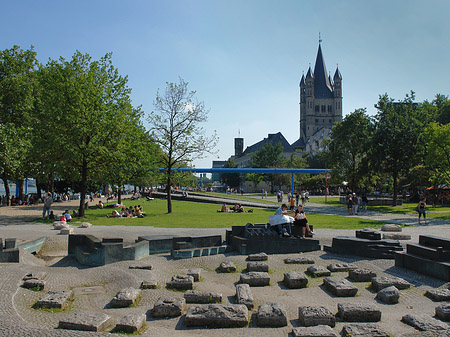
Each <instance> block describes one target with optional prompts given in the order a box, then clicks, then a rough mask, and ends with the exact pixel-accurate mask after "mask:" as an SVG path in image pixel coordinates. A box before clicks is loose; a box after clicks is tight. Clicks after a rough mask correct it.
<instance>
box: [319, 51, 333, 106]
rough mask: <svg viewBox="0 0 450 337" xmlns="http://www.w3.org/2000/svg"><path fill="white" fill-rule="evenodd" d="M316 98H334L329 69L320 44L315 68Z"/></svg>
mask: <svg viewBox="0 0 450 337" xmlns="http://www.w3.org/2000/svg"><path fill="white" fill-rule="evenodd" d="M314 96H315V97H316V98H332V97H333V93H332V88H331V83H330V80H329V78H328V76H327V68H326V67H325V61H324V60H323V55H322V47H321V45H320V43H319V50H318V51H317V58H316V64H315V66H314Z"/></svg>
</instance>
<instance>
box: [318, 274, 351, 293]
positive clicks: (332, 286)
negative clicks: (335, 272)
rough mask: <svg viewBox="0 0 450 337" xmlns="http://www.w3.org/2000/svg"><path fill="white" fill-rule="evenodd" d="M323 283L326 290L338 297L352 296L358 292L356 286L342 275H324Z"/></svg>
mask: <svg viewBox="0 0 450 337" xmlns="http://www.w3.org/2000/svg"><path fill="white" fill-rule="evenodd" d="M323 284H324V286H325V288H327V290H328V291H330V292H331V293H332V294H333V295H335V296H338V297H353V296H356V294H357V293H358V288H357V287H355V286H354V285H353V284H352V283H351V282H350V281H348V280H347V279H345V278H343V277H326V278H324V279H323Z"/></svg>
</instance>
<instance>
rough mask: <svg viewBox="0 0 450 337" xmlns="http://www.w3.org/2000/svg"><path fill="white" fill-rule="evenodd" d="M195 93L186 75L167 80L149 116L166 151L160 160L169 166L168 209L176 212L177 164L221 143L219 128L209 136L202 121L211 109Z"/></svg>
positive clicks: (163, 149)
mask: <svg viewBox="0 0 450 337" xmlns="http://www.w3.org/2000/svg"><path fill="white" fill-rule="evenodd" d="M195 94H196V92H195V91H189V90H188V82H185V81H184V80H183V79H180V82H179V83H167V85H166V89H165V91H164V92H163V93H160V92H159V90H158V92H157V94H156V99H155V101H154V107H155V111H152V112H151V113H150V116H149V118H148V121H149V123H150V125H151V131H152V135H153V139H154V140H155V142H156V143H157V144H158V145H159V146H160V147H161V150H162V152H163V155H162V156H161V157H160V163H161V165H162V167H164V168H165V169H166V172H165V173H166V184H167V212H168V213H172V197H171V187H172V184H173V181H172V175H173V168H176V167H177V165H179V164H181V163H189V162H191V161H193V160H194V159H198V158H202V157H203V155H204V154H205V153H212V152H213V150H214V148H215V146H216V143H217V136H216V133H215V132H214V133H213V134H212V135H211V136H209V137H208V136H206V135H205V130H204V129H203V127H202V126H201V123H203V122H206V121H207V117H208V112H209V111H208V110H207V109H206V108H205V104H204V103H203V102H200V101H198V100H197V99H196V98H195Z"/></svg>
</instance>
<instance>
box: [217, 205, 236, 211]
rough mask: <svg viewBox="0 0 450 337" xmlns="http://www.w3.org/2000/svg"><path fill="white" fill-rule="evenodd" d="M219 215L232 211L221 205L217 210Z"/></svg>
mask: <svg viewBox="0 0 450 337" xmlns="http://www.w3.org/2000/svg"><path fill="white" fill-rule="evenodd" d="M217 212H219V213H232V212H233V211H232V210H231V209H229V208H228V207H227V204H223V205H222V208H221V209H219V210H217Z"/></svg>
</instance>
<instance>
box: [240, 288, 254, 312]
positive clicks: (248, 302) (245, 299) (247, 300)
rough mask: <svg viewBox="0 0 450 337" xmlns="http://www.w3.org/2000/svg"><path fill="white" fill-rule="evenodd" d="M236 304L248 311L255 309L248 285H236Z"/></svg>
mask: <svg viewBox="0 0 450 337" xmlns="http://www.w3.org/2000/svg"><path fill="white" fill-rule="evenodd" d="M236 302H237V303H238V304H244V305H245V306H246V307H247V308H248V309H252V308H253V294H252V290H251V289H250V286H249V285H248V284H236Z"/></svg>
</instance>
